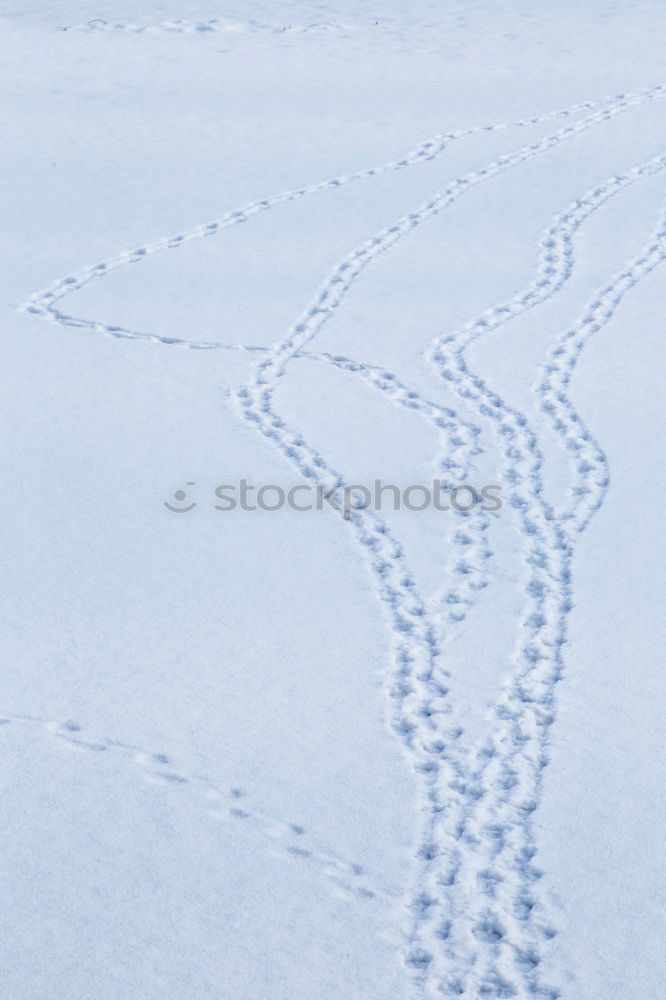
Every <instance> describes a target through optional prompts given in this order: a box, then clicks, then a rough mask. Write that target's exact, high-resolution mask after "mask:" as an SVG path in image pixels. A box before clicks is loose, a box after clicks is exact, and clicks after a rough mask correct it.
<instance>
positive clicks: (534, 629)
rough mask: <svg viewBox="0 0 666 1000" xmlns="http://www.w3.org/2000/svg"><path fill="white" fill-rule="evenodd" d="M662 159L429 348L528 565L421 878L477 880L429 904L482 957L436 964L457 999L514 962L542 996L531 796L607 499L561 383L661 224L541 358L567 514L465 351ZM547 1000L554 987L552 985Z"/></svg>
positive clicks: (520, 426) (507, 977)
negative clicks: (577, 574) (455, 794)
mask: <svg viewBox="0 0 666 1000" xmlns="http://www.w3.org/2000/svg"><path fill="white" fill-rule="evenodd" d="M665 166H666V156H661V157H656V158H654V159H652V160H650V161H648V162H647V163H645V164H642V165H640V166H637V167H634V168H632V169H631V170H629V171H627V173H626V174H623V175H619V176H618V175H615V176H613V177H611V178H609V179H608V180H607V181H606V182H605V183H603V184H601V185H597V186H596V187H595V188H593V189H591V190H590V191H588V192H587V193H586V194H585V195H583V196H582V197H581V198H579V199H577V200H576V201H575V202H573V203H572V204H571V205H570V206H569V207H568V209H567V210H566V211H565V212H564V213H562V214H561V215H558V216H556V217H555V219H554V220H553V223H552V224H551V226H550V227H549V228H548V229H547V230H546V233H545V234H544V237H543V238H542V243H541V257H540V261H539V265H538V271H537V279H536V280H535V281H534V282H533V283H532V284H531V285H530V286H528V288H527V289H525V290H524V291H522V292H520V293H518V295H517V296H515V297H514V299H513V300H511V301H510V302H509V303H506V304H505V305H502V306H496V307H493V308H492V309H489V310H487V312H486V313H484V315H483V316H482V317H481V318H480V319H479V320H477V321H475V322H474V323H471V324H468V325H467V327H465V328H464V329H463V331H461V332H460V333H459V334H454V335H451V336H449V337H446V338H440V339H439V340H438V341H437V342H436V343H435V345H434V348H433V360H434V362H435V364H436V365H437V366H438V368H439V371H440V374H441V375H442V376H443V377H444V378H446V379H447V380H448V381H449V382H451V383H452V384H453V385H454V387H455V388H456V390H457V391H458V392H459V393H460V394H461V395H462V396H463V397H464V398H465V399H466V400H472V401H474V402H476V404H477V406H478V407H479V410H480V412H482V413H483V414H484V415H485V416H487V417H489V418H490V419H491V420H493V422H495V424H496V425H497V429H498V433H499V434H500V435H501V436H502V438H503V439H504V442H505V444H504V452H505V469H504V481H505V482H508V483H509V484H510V485H511V494H510V495H511V502H512V504H513V505H514V506H515V507H516V508H517V510H518V511H519V515H520V519H521V524H522V531H523V535H524V540H525V550H526V561H527V563H528V565H530V567H531V570H530V574H531V575H530V580H529V582H528V597H529V601H528V607H527V609H526V617H525V621H524V623H523V629H524V631H525V633H526V638H525V640H524V641H523V642H522V643H521V644H520V648H519V650H518V652H517V670H516V675H515V677H514V678H512V679H511V680H510V682H509V685H508V686H507V688H506V690H505V698H504V701H503V702H501V703H500V705H499V706H498V709H497V719H498V723H497V729H496V731H495V733H494V735H493V738H492V740H491V741H490V742H489V744H488V745H486V746H485V747H484V748H483V749H482V751H481V753H480V754H479V755H478V757H477V761H476V763H475V764H474V766H473V774H474V779H473V780H474V781H475V783H478V784H479V785H480V786H482V788H483V794H482V795H481V797H480V800H479V803H478V804H475V806H474V808H473V809H472V810H469V811H468V812H467V813H466V814H465V812H464V811H463V813H462V814H461V815H460V816H459V818H458V821H457V830H456V838H457V839H458V840H460V841H462V842H463V843H466V844H467V845H468V847H471V848H472V849H471V850H467V851H457V852H455V853H454V868H453V870H451V867H450V862H449V870H448V871H445V872H444V873H442V872H441V871H440V872H439V873H437V875H436V878H435V885H433V879H432V878H431V883H430V886H429V890H430V891H429V895H428V898H430V899H433V900H435V899H436V898H437V895H436V886H437V885H440V886H441V885H442V884H443V885H445V886H447V885H451V884H453V882H454V881H455V879H458V880H460V879H461V877H462V876H463V875H464V874H466V875H467V884H468V886H470V887H471V888H470V889H469V890H468V898H466V899H465V900H464V903H463V904H462V906H460V905H459V907H458V911H459V912H458V920H457V925H456V928H455V930H453V929H452V928H451V925H450V911H451V908H452V904H451V901H450V900H448V906H447V907H446V913H445V914H443V913H442V912H441V911H442V907H441V906H440V907H439V912H438V908H436V907H435V906H432V907H430V908H429V913H428V917H429V920H430V923H431V926H432V927H433V928H434V930H435V933H436V928H437V921H438V920H439V921H444V922H445V923H446V928H447V935H446V937H447V942H448V943H447V958H448V961H447V963H446V964H447V966H450V964H451V961H452V960H453V959H454V957H455V956H456V952H458V953H459V954H461V955H466V956H468V957H469V956H472V957H473V956H474V955H475V952H477V953H481V952H485V956H484V963H482V964H481V967H480V968H479V967H476V968H475V964H476V963H475V962H474V960H473V959H472V961H471V962H470V961H468V962H467V963H465V962H464V961H460V960H459V961H458V962H454V964H457V965H458V966H459V971H458V972H457V973H454V977H453V978H451V975H450V968H441V967H440V968H439V969H438V968H436V966H434V967H433V968H432V969H430V970H429V971H430V973H431V975H433V976H434V977H435V978H436V980H437V984H438V986H439V984H441V983H444V984H445V985H446V988H448V989H450V990H451V992H452V994H453V995H455V994H458V995H461V994H462V995H465V996H466V995H469V996H470V997H473V996H477V995H486V993H487V995H489V996H501V995H502V991H503V990H504V991H507V995H511V993H510V991H511V990H514V991H515V990H516V983H515V981H512V977H511V973H510V971H509V970H510V969H511V968H512V967H513V969H514V971H516V970H517V972H518V974H519V976H521V977H522V979H523V982H524V985H525V987H526V988H528V989H530V990H531V991H533V992H536V990H537V988H538V986H539V984H538V966H539V963H540V955H539V948H538V937H539V935H538V934H537V933H535V930H536V929H535V922H536V921H535V913H536V914H539V917H540V919H541V920H543V914H542V909H543V907H542V906H541V907H537V898H536V892H535V889H536V883H537V882H538V878H539V873H538V871H537V870H536V869H535V868H534V866H533V865H532V859H533V857H534V854H535V851H536V846H535V838H534V833H533V830H532V827H531V816H532V814H533V812H534V810H535V809H536V807H537V805H538V801H539V796H540V791H541V782H542V771H543V768H544V766H545V764H546V762H547V742H548V732H549V729H550V726H551V725H552V722H553V719H554V708H555V686H556V683H557V681H558V680H559V679H560V677H561V676H562V671H563V657H562V646H563V644H564V642H565V639H566V623H567V617H568V612H569V610H570V607H571V604H572V590H571V561H572V557H573V546H572V542H571V535H572V533H574V534H575V533H576V532H580V531H581V530H583V529H584V527H585V526H586V524H587V522H588V521H589V517H590V515H591V513H592V512H593V511H594V510H595V509H597V508H598V506H599V505H600V503H601V501H602V499H603V493H604V490H605V487H606V484H607V480H608V474H607V465H606V462H605V459H604V458H603V455H602V453H601V450H600V449H599V447H598V446H597V445H596V444H595V443H594V442H593V440H592V439H591V436H590V434H589V432H588V431H587V430H586V429H585V427H584V425H583V424H582V421H581V420H580V418H579V417H578V416H577V415H576V414H575V412H574V411H573V408H572V406H571V404H570V402H569V400H568V398H567V397H566V395H565V387H566V385H567V384H568V380H569V378H570V376H571V371H572V370H573V366H574V364H575V362H576V360H577V358H578V356H579V354H580V352H581V351H582V349H583V346H584V343H585V341H586V339H587V338H588V337H589V336H590V335H591V334H592V333H593V332H595V331H596V330H598V329H600V328H601V326H602V325H603V324H604V323H605V322H607V321H608V320H609V319H610V318H611V316H612V315H613V313H614V311H615V309H616V308H617V306H618V305H619V303H620V301H621V299H622V297H623V296H624V294H626V292H627V291H628V290H629V289H630V288H632V287H633V286H634V285H635V284H636V283H637V282H638V280H640V278H641V277H642V276H644V275H645V274H647V273H649V272H650V271H651V270H652V269H653V268H654V267H656V266H657V264H658V263H659V262H660V261H661V260H662V259H663V229H662V230H660V231H658V232H657V233H656V234H655V235H654V237H653V238H652V239H651V242H650V244H649V245H648V247H647V248H646V249H645V251H644V252H643V254H641V256H640V257H639V258H637V259H636V260H635V261H633V262H632V263H631V264H630V265H628V266H627V268H626V269H625V270H624V271H623V272H622V274H621V275H620V276H619V277H618V279H616V280H615V281H614V282H612V283H611V285H609V286H608V287H606V288H604V289H603V290H602V291H601V292H600V293H599V294H598V296H597V297H596V298H595V300H594V302H593V303H592V305H591V306H590V309H589V310H587V311H585V312H584V313H583V315H582V317H581V319H580V320H579V321H578V322H577V323H576V325H575V326H574V327H573V328H572V329H571V330H570V331H568V332H567V333H565V334H564V335H563V337H562V339H561V341H558V343H557V344H556V346H555V348H554V349H553V353H552V356H551V359H550V362H549V364H548V365H547V366H546V369H545V372H544V378H543V380H542V382H541V383H540V386H539V392H540V393H541V402H542V406H543V408H544V409H545V410H546V412H547V413H548V414H549V415H550V417H551V420H552V422H553V426H554V428H555V429H556V430H557V431H558V433H559V434H560V435H561V436H562V437H563V439H564V442H565V447H566V449H567V452H568V453H569V454H570V455H572V456H573V457H574V458H575V460H576V479H575V484H574V491H573V496H574V500H573V503H572V504H571V506H570V507H569V508H567V509H565V510H564V511H563V512H561V513H557V512H554V511H553V509H552V508H551V506H550V504H549V503H548V502H547V501H546V500H545V498H544V496H543V482H542V477H541V462H542V457H541V452H540V449H539V445H538V439H537V436H536V434H535V433H534V431H533V430H532V429H531V428H530V427H529V424H528V422H527V419H526V418H525V417H524V415H523V414H520V413H519V412H518V411H517V410H515V409H514V408H512V407H510V406H509V405H508V404H506V403H505V402H504V401H503V400H502V399H501V398H500V397H499V396H498V394H497V393H494V392H493V390H492V389H490V388H489V387H488V386H487V384H486V383H485V382H484V381H483V380H482V379H481V378H480V377H479V376H477V375H475V374H474V373H473V372H471V370H470V369H469V368H468V366H467V363H466V361H465V357H464V354H465V349H466V347H467V346H468V345H469V344H470V343H471V342H472V341H473V340H475V339H476V338H477V337H478V336H480V335H483V334H487V333H490V332H491V331H492V330H494V329H497V328H498V327H500V326H501V325H503V324H504V323H505V322H507V320H509V319H511V318H512V317H513V316H515V315H519V314H520V313H521V312H524V311H526V310H529V309H532V308H534V307H535V306H536V305H538V304H539V302H541V301H544V299H545V298H548V297H549V296H550V295H552V294H554V292H555V291H556V290H558V289H559V288H561V287H562V285H563V284H564V282H565V281H566V280H567V279H568V277H569V275H570V273H571V269H572V267H573V243H572V238H573V235H574V234H575V232H576V230H577V229H578V228H579V227H580V225H581V224H582V222H583V221H584V220H585V219H586V218H587V217H588V216H589V215H590V214H591V213H592V212H593V211H594V210H595V209H596V208H598V207H599V206H600V205H601V204H603V203H604V202H605V201H607V200H608V198H610V197H612V196H614V195H615V194H617V193H619V192H620V191H622V190H624V189H625V188H626V187H627V186H628V185H630V184H633V183H634V182H635V181H637V180H639V179H641V178H644V177H649V176H652V175H654V174H655V173H657V172H659V171H661V170H663V169H664V167H665ZM583 501H584V502H583ZM569 522H570V523H569ZM507 858H508V859H509V861H508V862H507ZM462 859H465V860H466V861H467V871H466V872H461V870H460V862H461V860H462ZM470 863H471V867H472V874H471V876H470V872H469V867H470ZM463 867H464V866H463ZM475 901H476V904H475ZM440 926H441V924H440ZM542 930H543V931H544V932H545V934H546V936H549V935H550V934H552V931H551V929H550V928H549V927H548V925H547V924H545V926H544V927H543V928H542ZM455 938H457V941H456V943H455V944H454V943H453V941H452V939H455ZM475 941H476V942H477V944H476V945H475ZM479 942H480V944H479ZM447 979H448V982H447ZM542 989H544V990H545V987H542ZM484 991H485V992H484ZM552 995H553V996H555V995H557V993H556V991H554V992H553V994H552Z"/></svg>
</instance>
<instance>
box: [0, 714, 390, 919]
mask: <svg viewBox="0 0 666 1000" xmlns="http://www.w3.org/2000/svg"><path fill="white" fill-rule="evenodd" d="M8 728H11V729H21V730H23V731H24V732H25V731H27V732H32V733H40V732H42V733H46V734H47V735H48V736H50V737H51V738H53V739H55V740H57V741H58V742H59V743H61V744H63V745H64V746H66V747H68V748H69V749H70V750H73V751H77V752H79V753H97V754H99V753H103V754H104V755H105V756H107V757H113V759H114V760H115V761H117V762H118V763H119V764H120V765H121V766H123V767H126V768H130V769H134V770H135V771H136V773H137V774H138V775H141V777H142V778H143V779H144V780H145V781H149V782H150V783H152V784H158V785H162V786H164V787H173V788H179V789H182V790H183V791H185V790H187V791H189V793H190V802H189V808H191V809H196V810H197V811H198V812H199V813H201V815H202V816H205V817H207V818H208V819H209V820H210V821H211V822H215V823H221V824H229V825H231V824H235V825H241V826H242V827H243V828H244V831H245V835H246V836H247V835H248V833H250V834H253V835H254V836H255V837H256V838H258V839H259V841H260V842H261V843H262V845H263V847H264V849H266V850H267V851H268V852H269V853H270V854H271V855H272V856H275V857H279V858H281V859H283V860H285V861H288V860H294V861H297V862H299V863H300V864H301V865H303V866H306V867H307V868H308V869H309V870H310V871H312V872H313V873H314V874H317V875H322V876H324V877H325V878H326V879H327V880H328V881H329V883H330V885H331V887H332V888H335V890H336V891H337V892H342V893H343V894H344V895H346V896H347V897H349V898H350V899H352V898H356V899H360V900H373V899H376V900H391V899H392V898H393V897H395V896H396V895H397V889H395V888H394V887H392V886H388V885H382V886H379V885H377V884H376V883H375V884H373V882H371V881H369V880H368V876H367V873H366V872H365V870H364V869H363V866H362V865H359V864H357V863H355V862H351V861H348V860H346V859H345V858H343V857H342V856H341V855H340V854H338V853H337V852H335V851H332V850H330V849H327V848H326V847H325V846H322V845H321V844H320V843H319V842H318V838H317V836H316V834H313V833H312V832H311V831H308V830H306V829H305V827H304V826H303V825H302V824H301V823H298V822H285V821H283V820H278V819H275V818H274V817H272V816H269V815H267V814H266V813H265V812H264V811H263V810H262V809H261V808H259V807H257V806H256V805H255V804H253V802H252V796H251V795H248V793H247V792H246V791H245V789H243V788H241V787H240V786H238V785H234V786H232V787H230V788H223V787H221V786H220V785H219V784H218V783H217V782H215V781H214V780H212V779H210V778H208V777H206V776H205V775H202V774H193V773H191V772H188V771H187V770H184V769H183V768H180V767H178V766H177V765H176V763H175V762H174V761H173V760H172V758H171V757H170V756H169V755H168V754H165V753H164V752H163V751H154V750H146V749H145V748H141V747H138V746H133V745H129V744H127V743H121V742H119V741H117V740H110V739H97V738H95V737H91V736H88V735H87V734H86V733H85V732H84V730H83V728H82V727H81V726H80V725H79V724H78V723H76V722H73V721H72V720H71V719H69V720H67V721H66V722H56V721H53V720H50V719H45V718H39V717H35V716H27V715H3V716H1V717H0V732H1V731H3V730H6V729H8Z"/></svg>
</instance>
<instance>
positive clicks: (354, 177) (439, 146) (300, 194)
mask: <svg viewBox="0 0 666 1000" xmlns="http://www.w3.org/2000/svg"><path fill="white" fill-rule="evenodd" d="M665 92H666V87H665V86H664V85H659V86H656V87H651V88H648V89H646V90H643V91H640V92H637V93H635V94H629V95H626V96H625V95H624V94H620V95H618V96H616V97H610V98H603V99H602V100H600V101H588V102H584V103H582V104H575V105H572V106H571V107H570V108H564V109H561V110H558V111H552V112H549V113H548V114H545V115H542V116H535V117H533V118H524V119H520V120H518V121H515V122H496V123H493V124H489V125H477V126H474V127H473V128H470V129H465V130H461V131H455V132H446V133H444V134H441V135H436V136H433V137H432V138H431V139H428V140H426V141H425V142H423V143H421V144H420V145H419V146H417V147H416V149H414V150H412V151H411V152H409V153H407V154H406V155H405V156H404V157H402V158H400V159H398V160H391V161H389V162H388V163H385V164H382V165H379V166H375V167H368V168H366V169H364V170H359V171H357V172H356V173H353V174H343V175H341V176H339V177H332V178H329V179H328V180H324V181H319V182H318V183H316V184H311V185H309V186H307V187H302V188H296V189H294V190H290V191H283V192H281V193H279V194H275V195H271V196H269V197H268V198H263V199H259V200H256V201H252V202H249V203H248V204H246V205H244V206H243V207H242V208H238V209H235V210H234V211H231V212H226V213H225V214H224V215H222V216H220V217H219V218H218V219H214V220H212V221H210V222H206V223H202V224H200V225H198V226H195V227H194V228H193V229H190V230H186V231H185V232H182V233H176V234H174V235H171V236H165V237H163V238H162V239H160V240H156V241H155V242H154V243H147V244H144V245H142V246H139V247H136V248H134V249H133V250H127V251H124V252H123V253H120V254H116V255H115V256H113V257H109V258H107V259H106V260H102V261H99V262H98V263H97V264H91V265H89V266H87V267H84V268H82V269H81V270H79V271H75V272H72V273H71V274H68V275H66V276H65V277H64V278H59V279H58V280H57V281H54V282H53V283H52V284H51V285H49V286H47V287H46V288H44V289H42V290H40V291H37V292H34V293H33V294H32V295H31V296H30V297H29V298H28V299H27V300H26V301H25V302H24V303H23V304H22V305H21V306H20V307H19V310H20V311H22V312H27V313H30V314H31V315H33V316H40V317H41V318H42V319H45V320H49V321H51V322H54V323H57V324H58V325H60V326H69V327H74V328H76V329H82V330H89V331H90V332H92V333H101V334H103V335H105V336H110V337H114V338H117V339H130V340H146V341H148V342H149V343H154V344H163V345H164V346H167V347H170V346H174V347H184V348H189V349H191V350H216V349H224V348H226V347H227V344H226V343H225V342H224V341H220V342H207V341H200V342H196V341H190V340H186V339H184V338H180V337H162V336H160V335H158V334H154V333H147V332H140V331H135V330H129V329H126V328H124V327H122V326H116V325H111V324H106V323H99V322H96V321H95V320H88V319H81V318H76V317H75V316H70V315H68V314H67V313H64V312H62V311H61V310H59V309H57V308H56V303H57V302H59V301H61V300H62V299H63V298H64V297H65V296H67V295H70V294H71V293H72V292H75V291H78V290H79V289H81V288H83V287H84V286H85V285H87V284H88V283H89V282H91V281H92V280H93V279H94V278H100V277H103V276H104V275H106V274H108V273H110V272H111V271H114V270H117V269H118V268H119V267H124V266H126V265H127V264H135V263H138V262H139V261H142V260H145V259H146V258H147V257H151V256H153V255H154V254H157V253H162V252H163V251H165V250H173V249H177V248H178V247H180V246H183V245H184V244H185V243H189V242H191V241H192V240H197V239H201V238H203V237H206V236H214V235H216V234H217V233H219V232H222V231H223V230H225V229H228V228H230V227H231V226H235V225H237V224H239V223H241V222H247V221H248V220H249V219H251V218H252V217H253V216H255V215H258V214H260V213H262V212H265V211H267V210H268V209H271V208H274V207H276V206H277V205H283V204H286V203H288V202H291V201H297V200H300V199H301V198H306V197H308V196H310V195H313V194H317V193H318V192H320V191H326V190H329V189H333V188H340V187H343V186H344V185H346V184H350V183H352V182H355V181H361V180H367V179H368V178H370V177H376V176H379V175H380V174H384V173H390V172H393V171H396V170H404V169H405V168H406V167H410V166H413V165H414V164H417V163H421V162H426V161H428V160H434V159H436V158H437V157H439V156H440V155H441V154H442V153H443V152H444V150H445V149H446V148H447V147H448V146H449V144H450V143H451V142H455V141H456V140H458V139H462V138H465V137H467V136H471V135H478V134H483V133H490V132H495V131H498V130H501V129H507V128H519V127H524V126H528V125H537V124H541V123H545V122H547V121H550V120H552V119H555V118H569V117H572V116H574V115H576V114H579V113H581V112H583V111H590V110H594V111H596V110H599V109H603V112H602V115H603V117H602V118H601V119H600V120H607V118H609V117H613V116H614V115H616V114H620V113H621V112H623V111H626V110H628V109H629V108H630V107H634V106H636V105H638V104H642V103H644V102H645V101H650V100H652V99H654V98H658V97H661V96H663V95H664V93H665ZM596 122H597V120H596V119H595V121H594V122H592V123H591V124H596ZM586 127H589V126H586Z"/></svg>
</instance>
